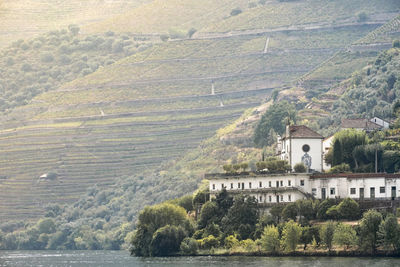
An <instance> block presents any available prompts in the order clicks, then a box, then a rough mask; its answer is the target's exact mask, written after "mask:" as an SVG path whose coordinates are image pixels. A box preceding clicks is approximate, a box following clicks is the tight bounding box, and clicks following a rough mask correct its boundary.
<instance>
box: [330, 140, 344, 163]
mask: <svg viewBox="0 0 400 267" xmlns="http://www.w3.org/2000/svg"><path fill="white" fill-rule="evenodd" d="M342 162H343V152H342V145H341V144H340V141H339V139H335V142H334V143H333V157H332V167H335V166H336V165H339V164H341V163H342Z"/></svg>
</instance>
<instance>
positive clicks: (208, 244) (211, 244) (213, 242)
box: [199, 235, 219, 249]
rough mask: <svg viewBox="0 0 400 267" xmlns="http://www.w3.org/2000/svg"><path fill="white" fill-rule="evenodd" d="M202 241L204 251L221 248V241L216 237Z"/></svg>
mask: <svg viewBox="0 0 400 267" xmlns="http://www.w3.org/2000/svg"><path fill="white" fill-rule="evenodd" d="M199 241H200V247H201V248H203V249H211V248H216V247H218V246H219V241H218V239H217V238H216V237H215V236H212V235H210V236H207V237H205V238H203V239H201V240H199Z"/></svg>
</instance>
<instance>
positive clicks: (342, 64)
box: [296, 16, 400, 135]
mask: <svg viewBox="0 0 400 267" xmlns="http://www.w3.org/2000/svg"><path fill="white" fill-rule="evenodd" d="M399 37H400V16H397V17H395V18H393V19H392V20H391V21H390V22H388V23H386V24H385V25H383V26H382V27H379V28H377V29H376V30H374V31H372V32H370V33H369V34H368V35H366V36H365V37H364V38H361V39H359V40H357V41H356V42H354V43H352V44H351V45H349V46H348V47H346V48H345V49H343V50H341V51H339V52H337V53H336V54H335V55H334V56H332V57H331V58H329V59H327V60H326V61H324V62H323V63H321V64H320V65H319V66H317V67H316V68H315V69H314V70H313V71H312V72H310V73H307V74H306V75H303V77H302V78H300V79H299V82H298V85H299V86H298V87H296V90H298V91H303V92H304V93H305V95H306V96H308V98H309V99H310V100H311V101H309V103H308V104H307V105H306V107H305V109H304V110H302V111H300V113H299V115H300V116H301V117H302V118H304V119H306V120H307V121H315V122H316V121H319V124H320V125H325V124H326V123H328V124H332V125H334V126H333V127H330V128H327V127H324V126H322V128H324V130H323V132H325V134H326V135H328V134H330V133H331V132H332V131H334V130H335V127H337V126H338V124H339V123H340V119H341V117H340V116H336V117H335V116H332V115H335V114H332V113H331V112H332V108H333V105H335V103H336V102H337V101H338V100H339V99H340V97H341V96H342V95H343V94H344V93H345V92H346V90H347V89H349V88H352V86H353V85H352V84H351V83H353V82H354V79H355V78H357V76H359V75H360V73H359V72H360V70H361V69H363V68H366V67H367V66H368V65H369V64H371V62H375V60H376V57H377V55H378V54H379V53H380V52H381V51H384V50H387V49H389V48H391V47H392V43H393V41H394V40H398V39H399ZM356 71H358V72H356ZM349 78H353V79H350V80H349V81H347V79H349ZM342 81H343V82H342ZM317 88H318V89H317ZM311 98H312V99H311ZM354 108H355V107H354ZM378 113H379V112H378ZM378 113H377V114H376V115H378ZM336 115H339V114H336ZM389 115H390V114H389V113H388V114H386V116H389ZM379 116H384V114H380V115H379ZM330 117H331V118H330ZM328 118H330V119H328ZM387 119H390V118H389V117H387ZM322 121H325V123H323V122H322Z"/></svg>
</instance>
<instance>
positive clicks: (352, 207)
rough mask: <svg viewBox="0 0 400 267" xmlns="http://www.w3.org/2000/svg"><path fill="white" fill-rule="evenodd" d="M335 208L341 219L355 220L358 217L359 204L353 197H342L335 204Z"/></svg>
mask: <svg viewBox="0 0 400 267" xmlns="http://www.w3.org/2000/svg"><path fill="white" fill-rule="evenodd" d="M337 209H338V213H339V216H340V218H342V219H348V220H356V219H358V218H359V217H360V206H359V205H358V203H357V202H356V201H355V200H354V199H351V198H345V199H343V200H342V201H341V202H340V203H339V205H337Z"/></svg>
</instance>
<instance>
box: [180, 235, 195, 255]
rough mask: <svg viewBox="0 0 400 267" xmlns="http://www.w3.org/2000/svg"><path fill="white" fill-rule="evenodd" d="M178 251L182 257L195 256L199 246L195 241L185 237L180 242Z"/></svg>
mask: <svg viewBox="0 0 400 267" xmlns="http://www.w3.org/2000/svg"><path fill="white" fill-rule="evenodd" d="M179 250H180V251H181V253H182V254H183V255H196V254H197V251H198V250H199V244H198V243H197V241H196V239H194V238H190V237H186V238H185V239H183V240H182V243H181V245H180V248H179Z"/></svg>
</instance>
